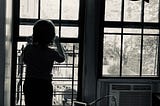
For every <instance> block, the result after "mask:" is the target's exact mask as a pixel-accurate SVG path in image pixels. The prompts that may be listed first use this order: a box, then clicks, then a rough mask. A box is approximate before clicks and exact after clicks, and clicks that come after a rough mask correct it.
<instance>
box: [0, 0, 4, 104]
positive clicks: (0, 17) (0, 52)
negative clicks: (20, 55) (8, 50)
mask: <svg viewBox="0 0 160 106" xmlns="http://www.w3.org/2000/svg"><path fill="white" fill-rule="evenodd" d="M4 56H5V0H0V106H4V98H3V97H4V74H5V71H4V70H5V57H4Z"/></svg>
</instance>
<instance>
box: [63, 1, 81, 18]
mask: <svg viewBox="0 0 160 106" xmlns="http://www.w3.org/2000/svg"><path fill="white" fill-rule="evenodd" d="M78 13H79V0H62V20H78Z"/></svg>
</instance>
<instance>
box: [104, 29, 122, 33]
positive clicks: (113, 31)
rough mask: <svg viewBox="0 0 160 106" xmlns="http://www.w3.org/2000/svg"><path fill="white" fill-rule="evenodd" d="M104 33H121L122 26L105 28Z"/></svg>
mask: <svg viewBox="0 0 160 106" xmlns="http://www.w3.org/2000/svg"><path fill="white" fill-rule="evenodd" d="M104 33H119V34H120V33H121V28H104Z"/></svg>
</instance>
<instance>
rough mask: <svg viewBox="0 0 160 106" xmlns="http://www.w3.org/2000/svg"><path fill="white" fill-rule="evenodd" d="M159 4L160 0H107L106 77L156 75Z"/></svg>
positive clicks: (105, 29) (104, 55)
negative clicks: (147, 0)
mask: <svg viewBox="0 0 160 106" xmlns="http://www.w3.org/2000/svg"><path fill="white" fill-rule="evenodd" d="M159 6H160V4H159V0H149V3H147V2H145V1H143V0H137V1H134V0H133V1H132V0H105V15H104V23H105V27H104V38H103V72H102V75H103V76H122V77H123V76H126V77H129V76H133V77H139V76H143V77H147V76H149V77H151V76H157V71H158V69H157V66H158V48H159V33H160V32H159V28H158V26H159V18H160V17H159V8H160V7H159ZM109 23H112V26H109Z"/></svg>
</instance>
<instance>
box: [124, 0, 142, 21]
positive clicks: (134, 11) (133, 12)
mask: <svg viewBox="0 0 160 106" xmlns="http://www.w3.org/2000/svg"><path fill="white" fill-rule="evenodd" d="M141 1H142V0H138V1H131V0H124V21H132V22H140V21H141V8H142V7H141V3H142V2H141Z"/></svg>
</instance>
